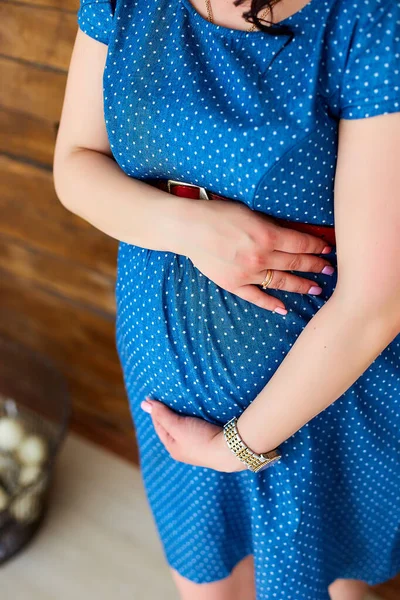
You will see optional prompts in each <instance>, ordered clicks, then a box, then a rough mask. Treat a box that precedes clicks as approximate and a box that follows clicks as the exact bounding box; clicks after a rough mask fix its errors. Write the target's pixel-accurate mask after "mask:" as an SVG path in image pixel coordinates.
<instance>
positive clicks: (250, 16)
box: [233, 0, 293, 39]
mask: <svg viewBox="0 0 400 600" xmlns="http://www.w3.org/2000/svg"><path fill="white" fill-rule="evenodd" d="M243 2H244V0H233V4H234V5H235V6H239V5H240V4H243ZM278 2H280V0H251V6H250V9H249V10H247V11H246V12H244V13H242V16H243V18H244V19H245V20H246V21H247V22H248V23H254V24H255V25H256V27H258V28H259V29H260V30H261V31H264V32H265V33H269V34H270V35H289V36H290V39H292V37H293V31H292V29H291V28H290V27H289V26H288V25H279V24H272V25H270V26H267V25H263V24H262V21H266V22H267V23H271V21H270V20H269V19H268V18H267V19H262V21H260V20H259V19H258V17H257V15H258V13H259V12H260V11H261V10H262V9H263V8H264V7H267V6H268V8H269V14H270V15H271V16H273V6H274V5H275V4H278Z"/></svg>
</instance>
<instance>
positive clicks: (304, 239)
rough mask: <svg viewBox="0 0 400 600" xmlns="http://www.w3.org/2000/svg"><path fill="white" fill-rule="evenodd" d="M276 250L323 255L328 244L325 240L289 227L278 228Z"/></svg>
mask: <svg viewBox="0 0 400 600" xmlns="http://www.w3.org/2000/svg"><path fill="white" fill-rule="evenodd" d="M275 234H276V238H275V250H280V251H281V252H290V253H291V254H322V250H323V249H324V248H325V246H328V243H327V242H325V241H324V240H323V239H321V238H319V237H316V236H314V235H311V233H303V232H302V231H296V230H295V229H290V228H289V227H277V230H276V232H275Z"/></svg>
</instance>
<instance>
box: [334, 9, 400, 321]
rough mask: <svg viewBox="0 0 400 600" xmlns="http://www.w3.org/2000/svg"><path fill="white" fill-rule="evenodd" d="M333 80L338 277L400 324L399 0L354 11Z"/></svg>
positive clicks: (354, 297) (371, 308)
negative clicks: (337, 76) (335, 97)
mask: <svg viewBox="0 0 400 600" xmlns="http://www.w3.org/2000/svg"><path fill="white" fill-rule="evenodd" d="M346 54H347V61H346V64H345V68H344V70H343V71H342V73H341V77H340V80H338V86H339V90H340V94H339V100H338V103H337V107H336V108H337V109H338V119H339V146H338V158H337V165H336V173H335V186H334V218H335V229H336V240H337V243H336V251H337V261H338V282H337V286H336V291H337V292H340V293H341V295H342V296H344V297H345V298H346V301H349V302H350V303H352V304H353V305H354V307H355V309H356V310H359V311H367V313H368V315H370V314H375V315H380V316H383V317H384V313H386V314H388V315H389V316H390V315H393V319H395V321H396V319H397V321H396V322H397V324H398V327H399V330H400V302H399V298H400V266H399V265H400V263H399V255H400V61H399V57H400V2H399V1H398V0H388V1H387V2H385V3H380V2H378V1H377V0H372V2H371V4H370V9H369V10H368V11H365V13H362V14H360V15H357V19H356V23H355V25H354V29H353V33H352V36H351V47H350V48H349V49H348V52H347V53H346Z"/></svg>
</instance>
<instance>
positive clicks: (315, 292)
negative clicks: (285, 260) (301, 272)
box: [308, 285, 322, 294]
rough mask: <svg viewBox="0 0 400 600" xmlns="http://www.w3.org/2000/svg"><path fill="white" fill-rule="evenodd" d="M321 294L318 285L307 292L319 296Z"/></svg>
mask: <svg viewBox="0 0 400 600" xmlns="http://www.w3.org/2000/svg"><path fill="white" fill-rule="evenodd" d="M321 292H322V288H320V287H319V286H318V285H313V286H312V287H310V289H309V290H308V293H309V294H320V293H321Z"/></svg>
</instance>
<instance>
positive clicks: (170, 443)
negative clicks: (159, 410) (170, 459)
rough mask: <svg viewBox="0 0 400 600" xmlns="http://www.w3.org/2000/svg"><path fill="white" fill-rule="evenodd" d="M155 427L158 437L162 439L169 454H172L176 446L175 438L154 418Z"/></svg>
mask: <svg viewBox="0 0 400 600" xmlns="http://www.w3.org/2000/svg"><path fill="white" fill-rule="evenodd" d="M153 426H154V429H155V430H156V433H157V435H158V437H159V438H160V440H161V442H162V443H163V444H164V446H165V447H166V449H167V450H168V452H169V453H170V454H171V451H173V447H174V444H175V440H174V438H173V437H172V436H171V435H170V434H169V433H168V431H167V430H166V429H165V428H164V427H163V426H162V425H161V423H159V421H157V420H156V419H154V418H153Z"/></svg>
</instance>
